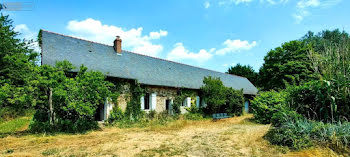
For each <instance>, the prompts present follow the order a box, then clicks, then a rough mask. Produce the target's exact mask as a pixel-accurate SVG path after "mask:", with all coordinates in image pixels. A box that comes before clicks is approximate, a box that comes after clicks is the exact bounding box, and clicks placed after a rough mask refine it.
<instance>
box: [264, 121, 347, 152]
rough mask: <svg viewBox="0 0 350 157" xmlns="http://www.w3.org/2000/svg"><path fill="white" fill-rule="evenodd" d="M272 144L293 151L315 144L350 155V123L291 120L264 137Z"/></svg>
mask: <svg viewBox="0 0 350 157" xmlns="http://www.w3.org/2000/svg"><path fill="white" fill-rule="evenodd" d="M264 137H265V138H266V139H267V140H269V141H270V142H271V143H272V144H276V145H282V146H288V147H289V148H291V149H295V150H298V149H302V148H307V147H310V146H312V145H314V144H315V143H320V144H322V145H327V146H330V147H331V148H332V149H334V150H335V151H337V152H341V153H345V154H347V155H350V142H349V141H350V123H349V122H346V123H340V122H339V123H336V124H331V123H323V122H317V121H310V120H305V119H304V120H302V119H299V120H290V121H285V122H283V123H281V125H280V126H278V127H274V128H271V129H270V130H269V131H268V133H267V134H266V135H265V136H264Z"/></svg>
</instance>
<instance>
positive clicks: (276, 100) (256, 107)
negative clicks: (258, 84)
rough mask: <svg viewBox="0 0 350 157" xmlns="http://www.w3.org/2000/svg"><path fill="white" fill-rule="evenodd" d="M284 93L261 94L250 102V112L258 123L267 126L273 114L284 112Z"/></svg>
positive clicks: (270, 92)
mask: <svg viewBox="0 0 350 157" xmlns="http://www.w3.org/2000/svg"><path fill="white" fill-rule="evenodd" d="M285 99H286V93H285V92H275V91H269V92H261V93H259V95H258V96H256V97H255V98H254V99H253V100H252V101H251V111H252V113H253V114H254V120H255V121H257V122H258V123H263V124H269V123H271V118H272V116H273V114H274V113H277V112H278V111H279V110H284V108H286V106H285Z"/></svg>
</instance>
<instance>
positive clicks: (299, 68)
mask: <svg viewBox="0 0 350 157" xmlns="http://www.w3.org/2000/svg"><path fill="white" fill-rule="evenodd" d="M308 52H309V47H307V46H305V45H304V44H303V42H301V41H297V40H295V41H290V42H286V43H284V44H283V45H282V46H281V47H277V48H275V49H274V50H271V51H270V52H268V53H267V55H266V56H265V57H264V61H265V63H264V64H263V66H262V67H261V68H260V70H259V87H262V90H265V91H266V90H271V89H273V90H280V89H284V88H285V84H293V85H294V84H295V85H299V84H301V83H303V82H307V81H310V80H313V79H315V78H316V76H315V75H314V74H313V72H314V71H313V68H312V65H311V63H310V61H309V59H308Z"/></svg>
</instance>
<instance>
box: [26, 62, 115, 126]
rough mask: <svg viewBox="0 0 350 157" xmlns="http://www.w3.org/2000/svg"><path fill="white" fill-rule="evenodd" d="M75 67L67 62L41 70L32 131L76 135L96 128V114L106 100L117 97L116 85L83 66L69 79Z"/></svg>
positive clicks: (99, 73) (46, 66)
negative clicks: (73, 133)
mask: <svg viewBox="0 0 350 157" xmlns="http://www.w3.org/2000/svg"><path fill="white" fill-rule="evenodd" d="M73 68H74V67H73V66H72V64H71V63H69V62H68V61H63V62H58V63H57V64H56V67H52V66H49V65H43V66H41V67H39V68H38V71H37V75H36V80H37V84H36V86H37V87H38V88H37V90H38V91H37V92H36V93H37V99H36V100H37V103H36V105H35V108H36V110H37V112H36V114H35V115H34V118H33V120H34V121H33V123H32V124H31V126H30V128H31V130H32V131H68V132H76V131H84V130H87V129H91V128H94V127H96V126H97V124H96V122H95V117H94V116H95V114H96V111H97V109H98V107H99V106H100V105H102V104H104V103H105V102H106V100H107V98H115V96H114V94H116V93H114V92H113V88H114V85H113V84H112V83H110V82H108V81H106V76H104V75H103V74H102V73H101V72H97V71H87V68H86V67H85V66H83V65H82V66H81V67H80V68H79V72H78V73H77V74H76V76H75V77H68V76H71V75H72V73H70V72H69V71H71V70H72V69H73ZM50 99H51V101H52V109H51V107H50ZM112 101H113V100H112ZM51 111H52V112H53V113H54V114H51Z"/></svg>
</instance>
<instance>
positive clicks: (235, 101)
mask: <svg viewBox="0 0 350 157" xmlns="http://www.w3.org/2000/svg"><path fill="white" fill-rule="evenodd" d="M243 104H244V96H243V90H235V89H233V88H232V87H230V88H226V105H225V107H226V108H227V109H225V110H224V111H225V112H228V113H233V114H235V115H241V114H242V111H243Z"/></svg>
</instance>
